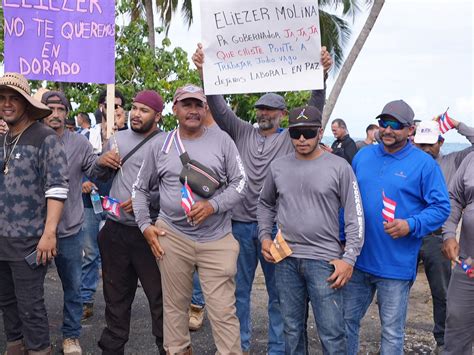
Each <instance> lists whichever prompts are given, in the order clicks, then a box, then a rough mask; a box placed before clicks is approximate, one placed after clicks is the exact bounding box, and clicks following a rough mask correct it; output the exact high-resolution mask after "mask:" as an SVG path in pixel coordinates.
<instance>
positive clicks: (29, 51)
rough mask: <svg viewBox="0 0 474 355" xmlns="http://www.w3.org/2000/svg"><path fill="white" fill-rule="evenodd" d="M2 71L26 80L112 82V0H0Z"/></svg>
mask: <svg viewBox="0 0 474 355" xmlns="http://www.w3.org/2000/svg"><path fill="white" fill-rule="evenodd" d="M3 10H4V17H5V28H4V29H5V71H14V72H18V73H21V74H23V75H25V76H26V77H27V78H28V79H32V80H51V81H65V82H83V83H98V84H112V83H114V82H115V1H114V0H3Z"/></svg>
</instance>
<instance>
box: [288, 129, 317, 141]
mask: <svg viewBox="0 0 474 355" xmlns="http://www.w3.org/2000/svg"><path fill="white" fill-rule="evenodd" d="M289 132H290V137H291V139H300V137H301V136H303V138H304V139H313V138H316V136H317V135H318V132H319V128H290V129H289Z"/></svg>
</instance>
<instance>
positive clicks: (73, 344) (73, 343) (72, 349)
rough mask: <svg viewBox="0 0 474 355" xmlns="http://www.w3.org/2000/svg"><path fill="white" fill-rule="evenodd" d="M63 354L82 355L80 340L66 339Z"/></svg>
mask: <svg viewBox="0 0 474 355" xmlns="http://www.w3.org/2000/svg"><path fill="white" fill-rule="evenodd" d="M63 354H64V355H82V349H81V344H79V339H75V338H66V339H64V340H63Z"/></svg>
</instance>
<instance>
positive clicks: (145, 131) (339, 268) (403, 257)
mask: <svg viewBox="0 0 474 355" xmlns="http://www.w3.org/2000/svg"><path fill="white" fill-rule="evenodd" d="M204 60H205V58H204V53H203V51H202V47H201V46H200V45H198V48H197V50H196V52H195V53H194V55H193V62H194V63H195V65H196V67H197V69H198V71H199V72H200V74H201V76H202V65H203V62H204ZM321 62H322V64H323V67H324V70H325V71H326V72H327V71H328V70H329V69H330V67H331V64H332V60H331V58H330V56H329V54H328V52H327V51H326V49H325V48H324V47H323V49H322V52H321ZM40 96H41V97H39V98H38V99H36V98H34V97H33V96H32V95H31V90H30V85H29V83H28V81H27V80H26V79H25V78H24V77H23V76H22V75H20V74H17V73H5V74H4V75H3V76H2V77H1V78H0V118H2V124H1V125H0V130H1V135H0V139H1V140H3V145H2V144H0V149H2V154H0V161H1V162H2V173H1V174H0V309H1V311H2V314H3V321H4V329H5V334H6V339H7V349H6V354H8V355H17V354H51V353H52V347H51V344H50V339H49V324H48V318H47V313H46V308H45V303H44V286H43V284H44V280H45V275H46V271H47V268H48V265H49V264H50V263H51V261H52V260H53V259H54V263H55V265H56V268H57V272H58V275H59V278H60V281H61V284H62V288H63V291H64V299H63V324H62V327H61V331H62V335H63V352H64V354H68V355H71V354H72V355H79V354H82V349H81V345H80V342H79V339H80V336H81V320H84V319H87V318H89V317H91V316H92V315H93V314H94V298H95V292H96V289H97V283H98V281H99V275H100V273H101V275H102V282H103V296H104V300H105V322H106V326H105V328H104V329H103V331H102V334H101V336H100V340H99V342H98V346H99V348H100V349H101V351H102V353H103V354H124V352H125V346H126V343H127V341H128V337H129V330H130V317H131V311H132V309H131V307H132V303H133V300H134V297H135V293H136V290H137V287H138V283H139V282H140V284H141V286H142V287H143V291H144V293H145V295H146V297H147V300H148V303H149V308H150V314H151V318H152V323H151V324H152V327H151V332H152V334H153V336H154V337H155V339H156V352H158V353H160V354H182V355H189V354H192V346H191V338H190V333H189V331H190V329H198V328H199V327H200V325H201V324H202V318H203V316H204V309H206V310H207V314H208V317H209V320H210V323H211V326H212V335H213V338H214V342H215V346H216V348H217V353H218V354H249V353H251V352H252V347H251V345H252V344H251V339H252V326H251V325H252V317H251V303H250V302H251V293H252V284H253V281H254V277H255V271H256V268H257V265H258V263H260V265H261V267H262V270H263V274H264V277H265V285H266V290H267V292H268V322H269V323H268V346H267V352H268V354H271V355H276V354H307V353H308V338H307V329H306V328H307V327H306V324H307V318H308V313H309V309H310V308H309V304H310V305H311V309H312V312H313V315H314V319H315V322H316V328H317V332H318V335H319V339H320V341H321V346H322V351H323V353H324V354H357V352H358V350H359V330H360V323H361V320H362V318H363V317H364V315H365V313H366V312H367V309H368V307H369V305H370V304H371V303H372V301H373V299H374V297H375V296H376V297H377V302H378V309H379V315H380V319H381V349H380V351H381V354H389V355H394V354H403V347H404V334H405V330H404V329H405V322H406V315H407V308H408V298H409V293H410V288H411V286H412V284H413V282H414V281H415V278H416V273H417V265H418V263H419V261H420V260H422V261H423V264H424V265H425V271H426V274H427V277H428V281H429V285H430V288H431V292H432V295H433V313H434V324H435V326H434V330H433V335H434V338H435V340H436V342H437V345H438V347H437V351H439V352H440V353H441V352H443V353H444V354H453V355H454V354H456V355H458V354H470V353H471V349H472V343H473V336H474V335H473V331H472V329H473V326H474V324H473V322H474V314H473V312H474V310H473V307H472V299H474V273H473V272H472V265H471V264H470V263H472V258H471V257H473V256H474V239H473V238H472V236H473V229H474V225H473V221H474V216H472V212H473V211H474V209H473V204H472V203H473V199H474V171H473V167H474V161H473V160H474V153H473V152H474V148H473V147H474V129H473V128H472V127H468V126H467V125H466V124H464V123H462V122H458V121H456V120H454V119H452V118H451V117H449V116H448V115H447V113H445V114H444V115H441V116H439V117H437V119H436V120H426V121H421V122H415V120H414V117H415V114H414V112H413V110H412V109H411V107H410V106H409V105H408V104H407V103H406V102H405V101H403V100H395V101H391V102H389V103H387V104H386V105H385V106H384V107H383V109H382V112H381V114H380V115H378V116H377V117H376V119H377V120H378V121H377V123H378V124H375V123H373V124H370V125H369V126H368V127H367V130H366V132H367V137H366V139H365V140H363V141H360V142H357V143H356V142H354V140H353V139H352V138H351V137H350V136H349V133H348V127H347V125H346V123H345V122H344V120H342V119H335V120H334V121H333V122H332V124H331V130H332V132H333V135H334V137H335V139H336V140H335V142H334V143H333V144H332V146H331V147H328V146H325V145H323V144H322V143H321V139H322V136H323V127H322V114H321V112H322V111H323V107H324V101H325V90H315V91H313V92H312V93H311V97H310V100H309V101H308V103H307V105H304V106H301V107H296V108H288V107H287V104H286V102H285V99H284V98H283V97H282V96H280V95H278V94H274V93H267V94H265V95H263V96H261V97H260V98H259V99H258V101H257V102H256V103H255V110H256V112H255V113H256V120H257V125H256V126H254V125H252V124H251V123H250V122H248V121H247V120H245V119H241V118H239V117H237V116H236V114H235V113H234V111H233V110H232V109H231V108H230V107H229V106H228V105H227V103H226V101H225V99H224V98H223V96H220V95H205V93H204V91H203V89H202V88H201V87H199V86H196V85H192V84H188V85H185V86H183V87H180V88H178V89H177V90H176V92H175V94H174V97H173V102H172V109H173V115H174V116H175V118H176V120H177V122H178V127H177V128H176V129H174V130H172V131H170V132H163V131H161V130H160V128H159V127H160V122H161V120H162V111H163V107H164V102H163V99H162V97H161V96H160V94H159V93H157V92H156V91H152V90H143V91H140V92H137V93H136V94H135V96H134V98H133V101H132V102H131V105H130V106H131V110H130V121H129V123H128V122H127V119H126V114H125V110H124V109H125V106H126V105H127V102H126V100H125V98H124V96H123V95H122V94H121V93H120V92H119V91H116V92H115V101H114V111H115V117H114V122H115V133H114V134H113V135H112V136H111V137H110V138H107V137H106V135H105V131H104V130H103V129H102V128H101V126H105V125H101V124H100V122H101V120H102V122H106V120H107V115H106V112H107V110H106V102H105V96H106V95H105V92H104V93H102V94H101V95H100V96H99V100H98V110H97V112H96V121H97V122H98V124H97V125H96V126H93V125H92V124H91V120H90V117H89V115H88V114H87V113H79V114H78V115H77V116H76V117H77V118H76V120H74V119H73V120H71V119H70V117H71V116H70V114H71V110H72V109H71V104H70V101H69V100H68V98H67V97H66V96H65V94H64V93H63V92H60V91H45V92H44V93H42V94H41V95H40ZM286 115H288V122H289V125H288V128H282V127H281V126H280V124H281V120H282V118H283V117H285V116H286ZM441 122H442V123H443V125H444V126H443V127H444V128H445V127H446V126H448V127H449V128H453V129H456V130H457V131H458V132H459V133H460V134H461V135H464V136H466V137H467V139H468V140H469V141H470V142H471V143H472V144H473V146H471V147H469V148H467V149H465V150H462V151H459V152H454V153H451V154H448V155H442V154H441V153H440V148H441V146H442V144H443V142H444V138H443V136H442V135H441V133H440V128H439V127H441ZM373 143H378V144H373ZM448 186H449V192H448ZM102 210H105V212H103V211H102ZM462 216H463V218H462V227H461V235H460V237H459V238H457V237H456V229H457V226H458V224H459V222H460V220H461V217H462ZM453 265H454V268H453Z"/></svg>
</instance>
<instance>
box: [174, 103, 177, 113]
mask: <svg viewBox="0 0 474 355" xmlns="http://www.w3.org/2000/svg"><path fill="white" fill-rule="evenodd" d="M176 111H177V109H176V104H174V105H173V114H174V115H175V116H176Z"/></svg>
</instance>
